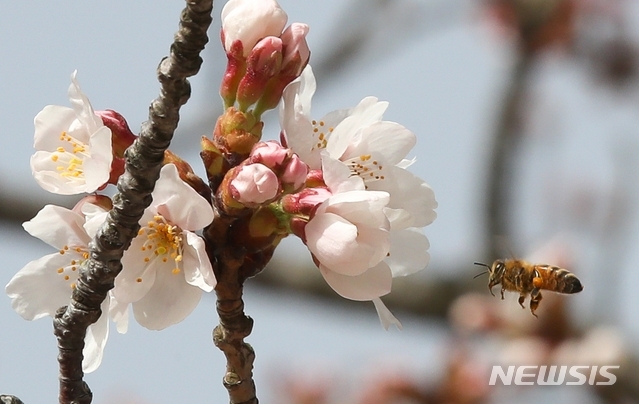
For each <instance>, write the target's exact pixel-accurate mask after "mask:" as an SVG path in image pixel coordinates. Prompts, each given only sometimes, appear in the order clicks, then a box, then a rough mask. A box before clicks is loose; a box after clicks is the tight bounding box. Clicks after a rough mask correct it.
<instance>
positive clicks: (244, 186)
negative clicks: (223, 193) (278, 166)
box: [229, 164, 280, 206]
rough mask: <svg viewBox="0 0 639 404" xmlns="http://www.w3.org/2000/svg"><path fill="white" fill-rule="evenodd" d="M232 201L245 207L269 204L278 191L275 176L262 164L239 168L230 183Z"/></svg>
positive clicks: (278, 187) (277, 182)
mask: <svg viewBox="0 0 639 404" xmlns="http://www.w3.org/2000/svg"><path fill="white" fill-rule="evenodd" d="M229 188H230V191H231V195H232V196H233V199H235V200H236V201H238V202H240V203H242V204H243V205H246V206H255V205H260V204H263V203H266V202H271V201H273V200H274V199H275V197H276V196H277V195H278V193H279V191H280V182H279V180H278V179H277V175H275V173H274V172H273V171H272V170H271V169H270V168H268V167H266V166H265V165H263V164H247V165H244V166H241V167H239V170H238V172H237V175H236V176H235V178H234V179H233V180H232V181H231V183H230V187H229Z"/></svg>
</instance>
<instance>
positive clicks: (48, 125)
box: [31, 72, 113, 195]
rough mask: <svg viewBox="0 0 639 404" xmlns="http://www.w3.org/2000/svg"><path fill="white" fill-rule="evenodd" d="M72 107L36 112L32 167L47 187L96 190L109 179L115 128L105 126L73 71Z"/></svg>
mask: <svg viewBox="0 0 639 404" xmlns="http://www.w3.org/2000/svg"><path fill="white" fill-rule="evenodd" d="M68 93H69V100H70V101H71V105H72V108H68V107H62V106H58V105H48V106H46V107H44V109H43V110H42V111H40V112H39V113H38V115H36V117H35V120H34V123H35V135H34V148H35V149H36V152H35V154H34V155H33V156H32V157H31V170H32V172H33V176H34V178H35V180H36V181H37V182H38V184H40V186H41V187H42V188H44V189H45V190H47V191H49V192H52V193H55V194H60V195H73V194H79V193H84V192H86V193H90V192H94V191H95V190H97V189H98V188H100V187H101V186H102V185H104V184H105V183H106V182H107V181H108V180H109V172H110V169H111V162H112V160H113V154H112V151H111V130H110V129H109V128H107V127H106V126H104V124H103V123H102V120H101V119H100V117H98V116H97V115H96V114H95V112H94V111H93V108H92V107H91V103H90V102H89V99H88V98H87V97H86V96H85V95H84V93H82V91H81V90H80V85H79V84H78V81H77V80H76V72H73V74H72V75H71V85H70V86H69V92H68Z"/></svg>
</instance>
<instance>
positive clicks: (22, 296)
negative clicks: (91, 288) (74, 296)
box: [5, 253, 80, 320]
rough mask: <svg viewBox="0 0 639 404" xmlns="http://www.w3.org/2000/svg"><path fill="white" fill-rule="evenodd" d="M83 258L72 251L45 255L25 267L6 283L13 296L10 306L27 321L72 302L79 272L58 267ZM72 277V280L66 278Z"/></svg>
mask: <svg viewBox="0 0 639 404" xmlns="http://www.w3.org/2000/svg"><path fill="white" fill-rule="evenodd" d="M74 258H76V259H78V260H79V259H80V258H79V256H78V255H74V254H73V253H65V254H64V255H61V254H59V253H55V254H49V255H45V256H44V257H42V258H40V259H37V260H34V261H31V262H29V263H28V264H27V265H25V266H24V268H22V269H21V270H20V271H18V273H17V274H15V276H14V277H13V278H11V280H10V281H9V283H8V284H7V286H6V288H5V291H6V293H7V295H8V296H9V298H11V299H12V302H11V307H13V309H14V310H15V311H16V312H17V313H18V314H19V315H21V316H22V318H24V319H26V320H36V319H39V318H42V317H45V316H53V315H54V314H55V311H56V310H57V309H58V308H59V307H60V306H64V305H66V304H68V303H69V299H70V298H71V293H72V292H73V289H72V287H71V284H72V283H73V282H75V281H76V279H77V272H78V270H76V271H75V273H73V272H71V271H70V270H65V271H64V272H63V273H59V272H58V269H59V268H64V267H67V266H68V265H69V263H70V261H71V260H72V259H74ZM65 276H69V279H64V277H65Z"/></svg>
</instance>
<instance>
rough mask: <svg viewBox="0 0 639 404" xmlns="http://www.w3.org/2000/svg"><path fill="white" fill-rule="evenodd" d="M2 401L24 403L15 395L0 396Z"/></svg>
mask: <svg viewBox="0 0 639 404" xmlns="http://www.w3.org/2000/svg"><path fill="white" fill-rule="evenodd" d="M0 403H2V404H24V403H23V402H22V401H21V400H20V399H19V398H18V397H15V396H0Z"/></svg>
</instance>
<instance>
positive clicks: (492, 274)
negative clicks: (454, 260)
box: [475, 260, 506, 294]
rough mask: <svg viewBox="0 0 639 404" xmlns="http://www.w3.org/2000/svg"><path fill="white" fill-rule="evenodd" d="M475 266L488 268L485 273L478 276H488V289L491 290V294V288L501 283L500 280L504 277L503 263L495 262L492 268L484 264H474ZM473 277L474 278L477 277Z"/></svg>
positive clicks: (501, 261) (500, 261)
mask: <svg viewBox="0 0 639 404" xmlns="http://www.w3.org/2000/svg"><path fill="white" fill-rule="evenodd" d="M475 265H480V266H483V267H486V268H488V270H487V271H484V272H482V273H480V274H478V275H477V276H479V275H483V274H486V273H487V274H488V289H491V292H490V293H491V294H492V293H493V292H492V287H493V286H495V285H498V284H500V283H501V280H502V278H503V276H504V271H505V270H506V264H505V263H504V261H503V260H496V261H495V262H493V265H492V266H489V265H486V264H484V263H481V262H475ZM477 276H475V278H476V277H477Z"/></svg>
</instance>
